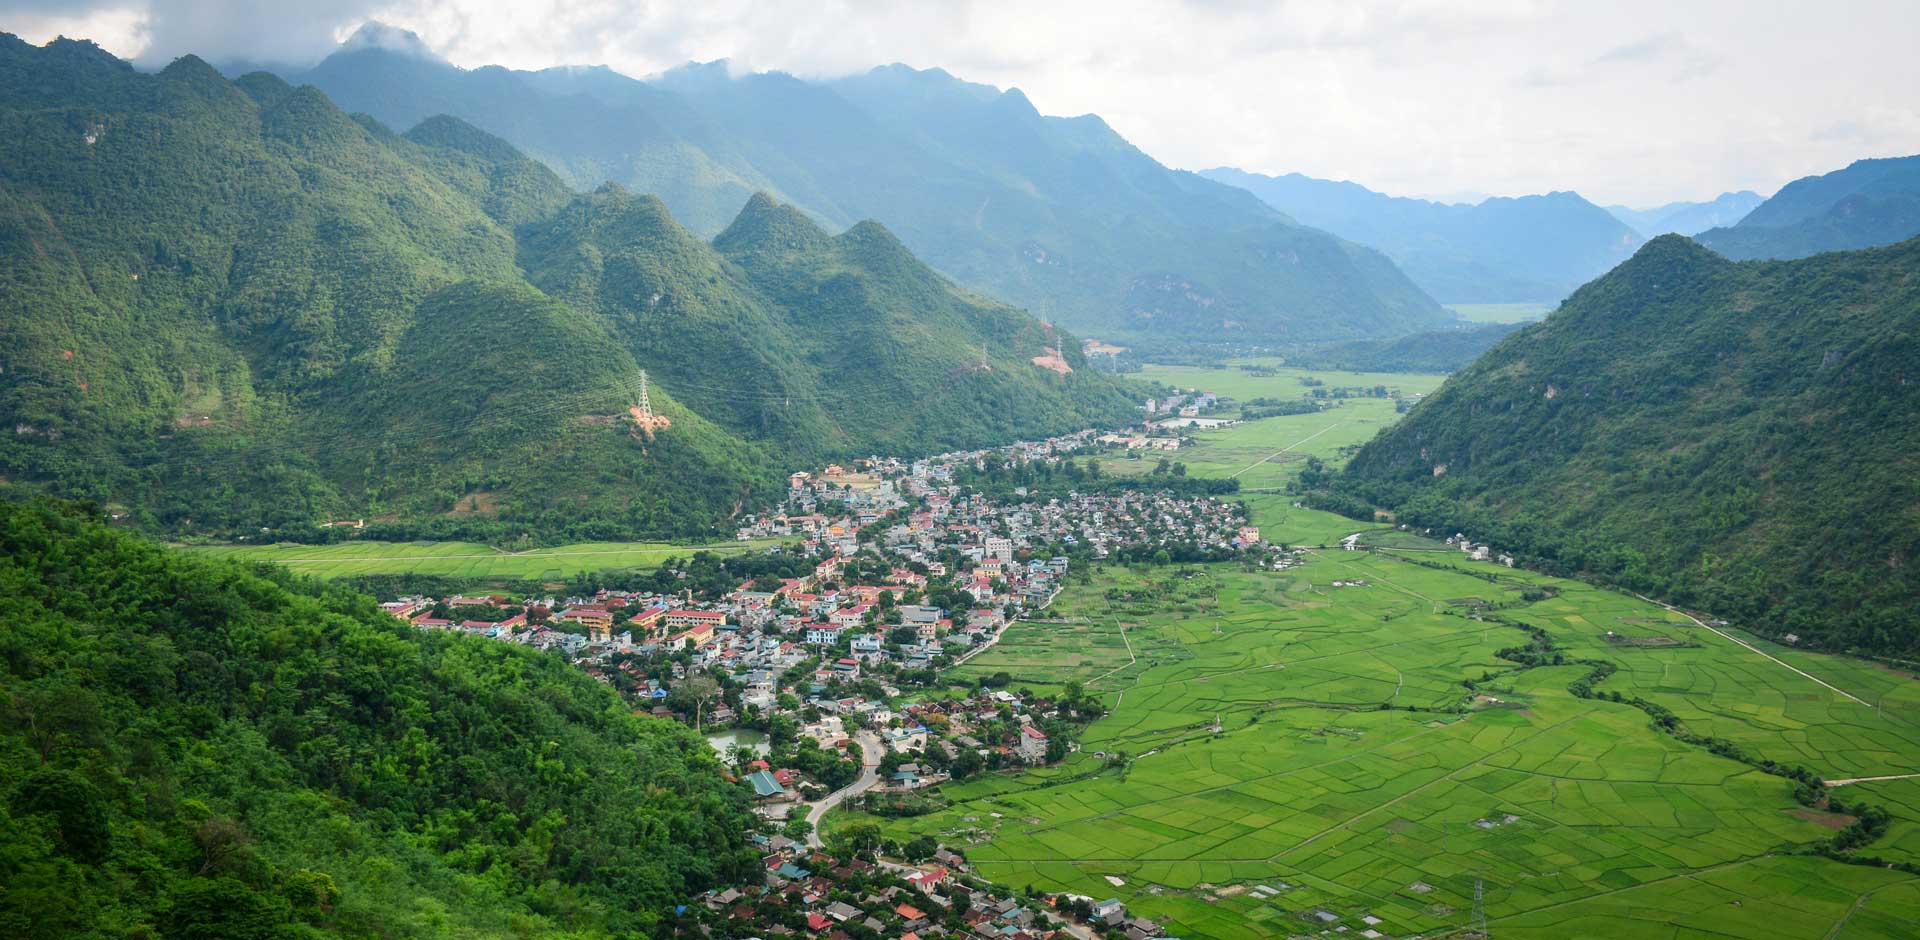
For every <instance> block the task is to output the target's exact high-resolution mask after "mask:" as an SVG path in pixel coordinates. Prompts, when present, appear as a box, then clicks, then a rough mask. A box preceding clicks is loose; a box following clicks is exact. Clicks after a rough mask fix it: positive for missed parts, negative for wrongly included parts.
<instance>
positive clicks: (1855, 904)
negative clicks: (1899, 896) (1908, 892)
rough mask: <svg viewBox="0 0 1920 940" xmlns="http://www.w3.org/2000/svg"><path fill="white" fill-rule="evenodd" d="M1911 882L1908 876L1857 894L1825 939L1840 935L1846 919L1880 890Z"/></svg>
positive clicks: (1865, 904)
mask: <svg viewBox="0 0 1920 940" xmlns="http://www.w3.org/2000/svg"><path fill="white" fill-rule="evenodd" d="M1913 882H1914V879H1912V878H1909V879H1907V880H1906V881H1896V882H1893V883H1892V884H1884V885H1881V886H1880V887H1878V888H1875V889H1873V890H1872V891H1869V892H1867V893H1865V894H1863V895H1861V896H1859V897H1858V898H1855V899H1854V902H1853V906H1852V907H1849V908H1847V912H1846V913H1845V914H1842V915H1840V919H1839V920H1836V921H1834V922H1833V929H1832V930H1829V931H1827V940H1834V938H1836V937H1838V936H1840V931H1842V930H1845V929H1847V921H1850V920H1852V919H1853V915H1855V914H1858V913H1860V909H1861V908H1863V907H1866V906H1867V902H1868V901H1871V900H1873V896H1874V895H1876V894H1879V893H1880V892H1882V891H1885V890H1887V889H1888V888H1898V887H1900V886H1902V885H1910V884H1913Z"/></svg>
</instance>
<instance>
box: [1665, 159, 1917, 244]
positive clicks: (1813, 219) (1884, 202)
mask: <svg viewBox="0 0 1920 940" xmlns="http://www.w3.org/2000/svg"><path fill="white" fill-rule="evenodd" d="M1915 235H1920V155H1916V156H1911V157H1891V158H1887V159H1879V160H1857V161H1855V162H1854V163H1853V164H1852V165H1850V166H1848V167H1847V168H1846V169H1844V170H1835V171H1834V172H1832V173H1828V174H1826V175H1824V176H1808V177H1803V178H1801V179H1797V180H1794V181H1793V182H1791V183H1788V184H1787V185H1786V186H1784V187H1782V188H1781V190H1780V191H1779V192H1777V193H1775V194H1774V195H1773V198H1771V199H1768V200H1767V201H1765V202H1763V203H1761V204H1760V205H1759V207H1757V208H1755V209H1754V210H1753V211H1752V212H1750V213H1748V214H1747V216H1746V217H1745V218H1743V219H1741V220H1740V222H1739V224H1737V225H1733V226H1730V227H1724V228H1716V229H1713V230H1711V231H1708V232H1703V233H1701V235H1700V237H1699V238H1700V241H1701V243H1703V244H1705V245H1706V246H1707V247H1709V248H1712V249H1713V250H1715V251H1717V252H1720V253H1721V254H1723V255H1726V256H1727V257H1729V258H1733V259H1736V260H1745V259H1754V258H1804V257H1806V256H1808V255H1812V254H1818V253H1820V252H1823V251H1850V250H1853V249H1857V248H1872V247H1875V246H1879V245H1890V244H1893V243H1894V242H1898V241H1904V240H1906V239H1909V238H1912V237H1913V236H1915Z"/></svg>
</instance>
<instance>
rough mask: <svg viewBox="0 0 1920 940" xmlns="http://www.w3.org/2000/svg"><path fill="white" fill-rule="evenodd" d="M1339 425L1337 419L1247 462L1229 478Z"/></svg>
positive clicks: (1229, 477) (1229, 476)
mask: <svg viewBox="0 0 1920 940" xmlns="http://www.w3.org/2000/svg"><path fill="white" fill-rule="evenodd" d="M1339 426H1340V423H1339V422H1337V421H1336V422H1334V423H1333V424H1329V425H1327V426H1326V427H1324V428H1321V429H1320V430H1318V431H1315V432H1313V433H1312V434H1309V435H1307V436H1306V437H1303V438H1301V439H1299V440H1297V441H1294V442H1293V443H1291V444H1288V445H1287V446H1285V447H1282V448H1280V449H1279V450H1276V451H1274V452H1273V453H1271V454H1268V455H1266V456H1265V457H1262V458H1260V459H1259V460H1256V461H1254V462H1252V463H1250V464H1247V465H1246V466H1244V467H1241V468H1240V469H1238V470H1235V471H1233V473H1231V474H1229V475H1228V477H1227V478H1228V479H1233V478H1235V477H1238V476H1239V475H1240V474H1242V473H1245V472H1247V471H1248V470H1252V469H1253V468H1255V467H1258V466H1260V465H1261V464H1263V463H1266V462H1267V461H1269V460H1272V459H1273V458H1275V457H1278V456H1280V455H1281V454H1284V453H1286V452H1287V451H1290V450H1292V449H1294V448H1295V447H1299V446H1300V445H1302V444H1305V443H1306V442H1308V441H1310V440H1313V439H1314V438H1316V437H1319V436H1320V435H1322V434H1325V433H1327V432H1328V431H1331V430H1333V429H1334V428H1337V427H1339Z"/></svg>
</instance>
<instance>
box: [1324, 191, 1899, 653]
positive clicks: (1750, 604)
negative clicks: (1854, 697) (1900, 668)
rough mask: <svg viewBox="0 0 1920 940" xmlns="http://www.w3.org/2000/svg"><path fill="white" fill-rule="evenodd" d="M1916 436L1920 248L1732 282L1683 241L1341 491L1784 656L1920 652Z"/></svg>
mask: <svg viewBox="0 0 1920 940" xmlns="http://www.w3.org/2000/svg"><path fill="white" fill-rule="evenodd" d="M1783 195H1785V194H1784V193H1783ZM1777 198H1779V197H1776V199H1777ZM1916 414H1920V239H1914V240H1910V241H1905V242H1901V243H1899V244H1897V245H1893V246H1890V247H1884V248H1875V249H1869V250H1864V251H1852V252H1838V253H1832V254H1825V255H1821V256H1819V257H1815V258H1807V259H1803V260H1798V261H1785V262H1766V263H1735V262H1732V261H1728V260H1727V259H1725V258H1722V257H1720V256H1719V255H1716V254H1714V253H1713V252H1711V251H1709V250H1707V249H1706V248H1704V247H1702V246H1700V245H1698V244H1696V243H1694V242H1691V241H1688V240H1686V239H1684V238H1681V237H1679V236H1664V237H1662V238H1659V239H1655V240H1654V241H1652V242H1650V243H1648V244H1647V245H1646V247H1644V248H1642V249H1641V250H1640V251H1639V253H1638V254H1636V255H1635V256H1634V257H1633V259H1632V260H1630V261H1628V262H1627V263H1625V264H1622V265H1621V266H1620V267H1618V268H1616V269H1615V270H1613V271H1612V272H1610V273H1608V274H1607V275H1606V276H1605V277H1602V278H1600V279H1598V280H1596V281H1594V282H1593V283H1591V284H1588V285H1587V286H1585V287H1583V288H1581V289H1580V290H1579V291H1578V292H1577V293H1575V294H1574V295H1573V296H1572V297H1571V298H1569V299H1568V300H1567V301H1566V302H1565V303H1564V304H1562V305H1561V307H1560V309H1559V310H1558V311H1556V312H1555V313H1554V314H1552V315H1551V316H1549V317H1548V318H1547V319H1546V320H1545V321H1543V322H1540V323H1537V324H1533V325H1530V326H1527V327H1525V328H1523V329H1521V330H1520V331H1519V332H1518V333H1515V334H1514V335H1512V336H1510V337H1508V338H1507V339H1506V340H1505V341H1504V342H1501V343H1500V344H1499V345H1497V346H1495V347H1493V349H1492V350H1491V351H1489V352H1487V353H1486V354H1485V355H1483V356H1481V357H1480V358H1479V359H1478V360H1477V361H1475V362H1474V363H1473V365H1472V366H1470V367H1468V368H1467V369H1464V370H1462V371H1460V372H1457V373H1455V374H1454V375H1453V376H1452V377H1451V378H1449V379H1448V380H1447V382H1446V384H1445V385H1443V386H1442V387H1441V388H1440V390H1439V391H1438V392H1436V393H1435V394H1433V395H1432V396H1429V397H1428V398H1427V400H1426V401H1424V402H1422V403H1421V404H1419V405H1418V406H1416V407H1415V408H1414V409H1413V410H1412V412H1411V413H1409V414H1408V415H1407V417H1406V418H1405V419H1403V420H1402V421H1401V422H1400V423H1398V424H1396V425H1394V426H1393V427H1390V428H1388V429H1386V430H1384V431H1382V432H1381V433H1380V434H1379V436H1377V437H1375V438H1374V439H1373V440H1372V441H1369V442H1368V443H1367V444H1366V445H1364V446H1363V447H1361V449H1360V450H1359V452H1358V453H1357V454H1355V456H1354V458H1353V460H1352V461H1351V463H1350V464H1349V465H1348V467H1347V469H1346V471H1345V473H1344V475H1343V476H1342V477H1341V480H1340V484H1339V485H1340V486H1341V487H1342V488H1343V489H1344V490H1345V491H1346V492H1347V493H1348V494H1349V495H1352V496H1357V497H1359V498H1360V499H1361V500H1364V502H1365V503H1366V504H1370V505H1374V506H1385V507H1389V508H1391V509H1393V510H1395V511H1396V512H1397V513H1398V515H1399V520H1400V521H1401V522H1406V523H1411V524H1413V525H1417V526H1422V527H1428V526H1431V527H1433V528H1435V529H1437V530H1440V531H1444V532H1447V533H1449V534H1451V533H1453V532H1464V533H1466V534H1467V535H1468V536H1469V537H1471V538H1473V539H1475V540H1478V541H1484V542H1490V543H1492V544H1493V545H1494V546H1495V547H1497V548H1499V549H1500V550H1502V551H1509V552H1514V553H1516V554H1519V555H1520V556H1521V557H1523V558H1525V559H1527V560H1529V561H1532V562H1535V563H1538V564H1540V565H1542V566H1544V567H1547V568H1549V569H1550V570H1555V571H1561V572H1568V573H1589V574H1598V575H1600V576H1602V577H1604V578H1607V579H1610V580H1612V581H1614V582H1616V583H1620V584H1623V585H1625V586H1627V587H1630V588H1633V589H1635V590H1639V591H1645V592H1649V593H1653V594H1656V595H1658V596H1660V597H1662V598H1664V599H1667V600H1670V601H1674V602H1678V603H1681V604H1688V605H1694V606H1697V607H1701V608H1704V609H1707V610H1711V611H1714V612H1715V613H1718V614H1722V615H1727V616H1731V617H1735V618H1738V621H1737V622H1738V623H1739V624H1740V625H1741V626H1743V627H1748V628H1751V629H1754V630H1757V631H1760V632H1762V633H1766V634H1769V635H1772V636H1775V637H1781V638H1785V637H1786V635H1787V634H1794V635H1795V636H1796V637H1797V638H1798V639H1799V641H1801V642H1803V643H1808V644H1815V645H1820V646H1824V647H1829V648H1862V649H1873V650H1879V651H1883V652H1898V653H1904V654H1911V653H1913V652H1916V651H1920V577H1917V576H1916V571H1920V563H1917V562H1920V526H1916V524H1915V523H1916V520H1920V461H1916V457H1915V454H1920V422H1916V421H1915V420H1914V416H1915V415H1916ZM1344 508H1345V509H1346V510H1347V511H1354V510H1356V509H1358V510H1362V512H1361V514H1363V515H1367V516H1371V513H1370V512H1366V511H1365V510H1366V508H1367V507H1366V506H1365V505H1363V506H1347V507H1344Z"/></svg>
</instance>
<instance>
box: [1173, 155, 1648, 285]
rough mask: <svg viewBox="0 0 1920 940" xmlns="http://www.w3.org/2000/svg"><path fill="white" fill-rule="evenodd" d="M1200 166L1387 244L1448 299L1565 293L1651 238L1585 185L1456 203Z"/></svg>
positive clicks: (1311, 218)
mask: <svg viewBox="0 0 1920 940" xmlns="http://www.w3.org/2000/svg"><path fill="white" fill-rule="evenodd" d="M1200 175H1202V176H1204V177H1206V178H1208V179H1211V180H1215V181H1217V182H1220V183H1223V184H1226V185H1229V186H1237V187H1240V188H1242V189H1245V190H1247V191H1248V192H1250V193H1252V194H1254V195H1255V196H1258V197H1260V199H1261V200H1263V201H1265V202H1266V203H1267V204H1268V205H1270V206H1272V207H1274V208H1275V209H1278V210H1279V211H1281V212H1285V213H1286V214H1287V215H1289V216H1292V217H1293V218H1295V219H1297V220H1299V221H1300V222H1301V223H1302V224H1305V225H1311V226H1314V227H1316V228H1323V229H1326V230H1327V231H1329V232H1332V233H1334V234H1335V235H1338V236H1340V237H1341V238H1350V239H1353V240H1354V241H1356V242H1359V243H1360V244H1363V245H1368V246H1371V247H1373V248H1378V249H1380V250H1381V251H1383V252H1385V253H1386V254H1387V256H1388V257H1390V258H1392V259H1393V260H1394V263H1396V264H1398V265H1400V267H1401V269H1402V270H1404V271H1406V272H1407V276H1408V277H1410V278H1412V279H1413V281H1414V283H1416V284H1419V285H1420V287H1421V288H1422V289H1424V290H1425V291H1426V292H1427V293H1429V294H1432V295H1433V296H1435V297H1438V298H1440V299H1441V301H1443V302H1445V303H1517V302H1548V303H1551V302H1554V301H1558V300H1560V299H1561V298H1562V297H1565V296H1566V295H1568V294H1570V293H1572V292H1573V290H1574V288H1576V287H1578V286H1580V285H1581V284H1584V283H1586V282H1587V281H1588V280H1591V279H1592V278H1594V277H1597V276H1599V275H1600V274H1602V273H1603V272H1605V271H1606V270H1607V269H1608V268H1611V267H1613V266H1614V265H1616V264H1619V263H1620V262H1621V261H1623V260H1625V259H1626V258H1627V256H1628V255H1630V254H1632V253H1633V250H1634V248H1636V247H1638V246H1639V245H1640V243H1641V242H1642V241H1643V240H1644V239H1642V238H1641V237H1640V235H1639V234H1638V233H1637V232H1635V231H1634V230H1633V229H1632V228H1630V227H1628V226H1627V225H1626V224H1625V223H1623V222H1621V221H1620V220H1619V219H1617V218H1615V217H1614V216H1613V215H1612V214H1611V213H1609V212H1607V211H1606V210H1605V209H1602V208H1600V207H1599V206H1596V205H1594V204H1593V203H1591V202H1588V201H1587V200H1585V199H1583V198H1581V196H1580V195H1579V194H1578V193H1571V192H1558V193H1547V194H1545V195H1538V196H1520V197H1517V198H1506V197H1498V198H1493V199H1487V200H1484V201H1482V202H1479V203H1475V204H1466V203H1454V204H1448V203H1439V202H1430V201H1428V200H1425V199H1408V198H1405V197H1399V196H1388V195H1385V194H1383V193H1377V192H1374V191H1373V190H1370V189H1367V188H1366V187H1364V186H1361V185H1360V184H1358V183H1350V182H1335V181H1333V180H1322V179H1314V178H1312V177H1310V176H1302V175H1300V174H1298V173H1288V174H1286V175H1285V176H1265V175H1262V174H1259V173H1248V172H1245V171H1243V170H1236V169H1234V168H1232V167H1218V168H1215V169H1211V170H1203V171H1201V174H1200Z"/></svg>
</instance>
